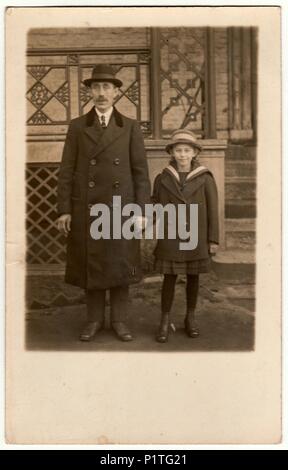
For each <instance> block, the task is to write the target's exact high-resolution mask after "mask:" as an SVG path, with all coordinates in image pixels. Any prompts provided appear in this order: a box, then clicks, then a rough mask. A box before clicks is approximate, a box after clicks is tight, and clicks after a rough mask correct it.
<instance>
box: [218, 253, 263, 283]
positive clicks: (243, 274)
mask: <svg viewBox="0 0 288 470" xmlns="http://www.w3.org/2000/svg"><path fill="white" fill-rule="evenodd" d="M212 268H213V271H214V272H215V273H216V275H217V276H218V277H219V278H221V279H225V280H229V281H230V282H231V281H232V282H233V281H235V280H237V282H240V283H241V282H242V283H243V284H246V283H247V284H253V283H255V271H256V270H255V252H254V251H252V250H251V251H249V250H225V251H220V252H218V253H217V254H216V256H213V257H212Z"/></svg>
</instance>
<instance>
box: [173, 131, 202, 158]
mask: <svg viewBox="0 0 288 470" xmlns="http://www.w3.org/2000/svg"><path fill="white" fill-rule="evenodd" d="M176 144H188V145H191V147H196V148H197V149H198V150H202V146H201V144H199V142H198V140H197V137H196V135H195V134H194V133H193V132H192V131H188V130H185V129H178V130H177V131H175V132H173V134H172V136H171V141H170V142H169V144H168V145H166V149H165V150H166V152H168V153H171V149H172V147H173V146H174V145H176Z"/></svg>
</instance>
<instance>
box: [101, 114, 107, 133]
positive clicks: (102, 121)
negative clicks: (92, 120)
mask: <svg viewBox="0 0 288 470" xmlns="http://www.w3.org/2000/svg"><path fill="white" fill-rule="evenodd" d="M100 119H101V121H100V124H101V127H102V128H103V129H106V127H107V126H106V122H105V116H104V115H103V114H102V116H100Z"/></svg>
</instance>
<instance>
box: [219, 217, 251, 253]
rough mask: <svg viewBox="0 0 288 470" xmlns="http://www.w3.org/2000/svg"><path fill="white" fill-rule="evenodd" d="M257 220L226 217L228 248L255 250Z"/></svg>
mask: <svg viewBox="0 0 288 470" xmlns="http://www.w3.org/2000/svg"><path fill="white" fill-rule="evenodd" d="M255 225H256V220H255V219H253V218H250V219H249V218H247V219H225V243H226V248H227V249H228V250H229V249H237V250H247V249H248V250H253V249H254V248H255V242H256V233H255V230H256V227H255Z"/></svg>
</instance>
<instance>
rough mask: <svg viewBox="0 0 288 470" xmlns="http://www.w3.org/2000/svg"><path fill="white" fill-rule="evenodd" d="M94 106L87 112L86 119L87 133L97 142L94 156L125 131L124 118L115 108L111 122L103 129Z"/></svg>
mask: <svg viewBox="0 0 288 470" xmlns="http://www.w3.org/2000/svg"><path fill="white" fill-rule="evenodd" d="M92 113H93V114H92ZM95 114H96V113H95V109H94V107H93V108H92V109H91V111H89V113H88V114H87V119H86V128H85V133H86V135H87V136H88V137H89V138H90V139H92V140H93V142H95V144H96V146H95V147H94V149H93V152H92V153H93V157H96V156H97V155H99V153H101V152H103V150H105V149H106V148H107V147H108V146H109V145H110V144H112V142H114V141H115V140H117V139H118V138H119V137H120V136H121V135H122V134H123V133H124V127H123V120H122V117H121V114H120V113H118V111H117V110H116V109H115V108H114V111H113V113H112V116H111V118H110V121H109V124H108V126H107V128H106V129H105V130H103V129H102V128H101V126H100V123H99V122H98V119H97V118H96V116H95Z"/></svg>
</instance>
